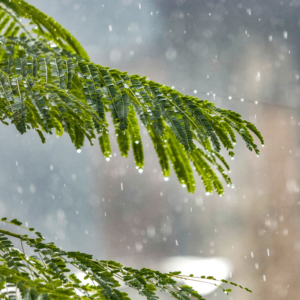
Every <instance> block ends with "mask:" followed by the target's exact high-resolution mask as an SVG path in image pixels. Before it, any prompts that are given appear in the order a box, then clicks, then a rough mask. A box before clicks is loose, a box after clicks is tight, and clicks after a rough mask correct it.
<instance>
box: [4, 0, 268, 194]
mask: <svg viewBox="0 0 300 300" xmlns="http://www.w3.org/2000/svg"><path fill="white" fill-rule="evenodd" d="M20 17H23V18H27V19H29V21H30V25H29V26H25V25H23V23H21V22H20V20H19V18H20ZM34 37H35V38H34ZM0 44H1V49H0V120H1V121H2V122H3V123H5V124H6V123H7V122H6V119H11V122H12V123H13V124H15V126H16V128H17V129H18V130H19V131H20V132H21V133H24V132H26V131H27V130H28V129H35V130H36V131H37V133H38V134H39V136H40V137H41V139H42V142H45V137H44V133H49V134H51V133H53V132H54V131H55V132H56V134H58V135H61V134H62V132H63V131H65V132H67V133H68V134H69V135H70V138H71V140H72V142H73V143H74V145H75V146H76V148H78V149H79V148H80V147H82V146H83V143H84V139H85V138H87V139H88V140H89V141H90V142H91V144H93V140H94V139H95V138H97V136H98V138H99V144H100V147H101V150H102V152H103V154H104V156H105V157H106V158H107V159H109V158H110V157H111V152H112V151H111V146H110V141H109V135H108V129H107V121H106V113H107V112H110V113H111V116H112V120H113V124H114V127H115V134H116V137H117V143H118V145H119V149H120V152H121V155H122V156H125V157H127V156H128V153H129V150H130V145H131V146H132V149H133V153H134V158H135V163H136V166H137V168H138V169H142V168H143V166H144V153H143V143H142V139H141V135H140V129H139V122H138V120H137V118H136V115H137V116H138V117H139V119H140V121H141V123H142V125H143V126H144V127H145V129H146V130H147V131H148V133H149V135H150V137H151V139H152V142H153V144H154V147H155V151H156V153H157V155H158V158H159V163H160V165H161V167H162V173H163V175H164V176H165V177H169V176H170V163H171V165H172V166H173V169H174V171H175V174H176V175H177V177H178V179H179V181H180V182H181V183H182V185H185V186H187V189H188V191H189V192H193V191H194V190H195V179H194V175H193V171H192V168H191V165H193V166H194V168H195V170H196V171H197V172H198V174H199V175H200V176H201V178H202V181H203V183H204V186H205V188H206V191H207V192H208V193H211V192H212V191H213V190H216V191H217V192H218V193H219V194H222V193H223V187H222V184H221V183H220V181H219V179H218V177H217V175H216V174H215V170H217V171H219V172H220V173H221V176H222V177H223V178H224V179H225V182H226V183H227V184H231V181H230V178H229V177H228V175H227V174H226V172H225V170H224V168H223V167H222V166H221V165H220V164H219V163H218V162H217V159H218V160H220V161H221V162H222V163H223V165H225V168H226V169H228V168H229V166H228V164H227V163H226V161H225V159H224V158H223V157H222V156H221V155H220V153H219V152H220V150H221V148H222V146H223V147H224V148H225V149H226V150H228V154H229V155H230V156H234V152H233V149H234V144H235V143H236V136H235V134H236V133H237V134H239V135H240V136H241V137H242V138H243V140H244V141H245V143H246V146H247V147H248V149H249V150H254V151H255V152H256V154H258V153H259V150H258V148H257V146H256V144H255V142H254V139H253V137H252V135H251V132H252V133H254V134H255V135H256V136H257V137H258V139H259V140H260V141H261V142H262V143H263V142H264V141H263V138H262V136H261V134H260V132H259V131H258V130H257V129H256V127H255V126H254V125H253V124H251V123H250V122H248V121H245V120H243V119H242V118H241V116H240V115H239V114H237V113H235V112H233V111H229V110H224V109H221V108H217V107H215V105H214V104H213V103H211V102H209V101H207V100H200V99H198V98H196V97H192V96H186V95H183V94H181V93H179V92H178V91H176V90H174V89H171V88H169V87H167V86H163V85H161V84H158V83H156V82H153V81H149V80H147V78H146V77H141V76H139V75H128V74H127V73H126V72H121V71H119V70H116V69H110V68H109V67H103V66H100V65H97V64H94V63H92V62H90V61H89V58H88V55H87V54H86V52H85V50H84V49H83V48H82V46H81V45H80V44H79V43H78V41H77V40H76V39H75V38H74V37H73V36H72V35H71V34H70V33H69V32H68V31H67V30H65V29H64V28H63V27H62V26H61V25H59V24H58V23H57V22H55V21H54V20H53V19H52V18H50V17H48V16H47V15H45V14H44V13H42V12H41V11H39V10H38V9H36V8H35V7H33V6H32V5H30V4H28V3H26V2H25V1H24V0H0ZM190 164H191V165H190ZM212 167H213V168H214V169H215V170H214V169H213V168H212Z"/></svg>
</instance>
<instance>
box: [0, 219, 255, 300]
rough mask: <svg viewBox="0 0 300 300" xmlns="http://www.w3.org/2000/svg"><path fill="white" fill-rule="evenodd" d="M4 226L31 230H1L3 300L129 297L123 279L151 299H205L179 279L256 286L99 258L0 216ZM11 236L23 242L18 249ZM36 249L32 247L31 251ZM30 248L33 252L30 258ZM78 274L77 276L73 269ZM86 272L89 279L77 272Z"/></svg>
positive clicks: (123, 299) (0, 292)
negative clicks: (68, 249) (61, 245)
mask: <svg viewBox="0 0 300 300" xmlns="http://www.w3.org/2000/svg"><path fill="white" fill-rule="evenodd" d="M0 221H2V222H4V223H5V224H10V225H15V226H17V227H18V229H21V231H24V230H27V232H28V231H29V232H28V234H29V235H35V236H36V237H35V238H31V237H29V235H28V234H19V233H15V232H10V231H7V230H2V229H0V299H8V300H15V299H16V297H17V295H18V294H19V295H20V296H21V297H22V299H24V300H37V299H43V300H50V299H54V300H58V299H60V300H64V299H66V300H67V299H77V300H79V299H83V300H87V299H95V300H96V299H101V300H102V299H107V300H129V299H130V298H129V297H128V295H127V294H126V293H124V292H122V289H121V291H120V290H119V288H120V283H121V282H123V283H125V285H127V286H128V287H130V288H132V289H135V290H137V291H138V292H139V294H140V295H142V296H145V297H146V298H147V299H149V300H157V299H158V296H157V295H156V292H157V291H161V292H166V293H168V294H169V295H170V296H172V297H174V298H176V299H178V300H190V299H191V298H193V299H199V300H201V299H204V298H203V297H202V296H201V295H199V294H198V292H197V291H195V290H194V289H193V288H191V287H189V286H187V285H179V284H178V281H182V280H193V281H198V282H205V283H207V284H213V285H215V286H217V287H218V288H220V289H222V290H223V292H224V293H226V294H229V293H230V292H231V289H225V288H223V287H222V286H221V284H222V283H226V284H230V285H233V286H238V287H240V288H242V289H245V290H247V291H248V292H251V290H249V289H247V288H244V287H242V286H240V285H237V284H236V283H234V282H228V281H227V280H216V279H215V278H214V277H212V276H208V277H205V276H202V277H195V276H193V275H192V274H191V275H189V276H185V275H182V274H181V273H180V272H170V273H161V272H159V271H153V270H150V269H145V268H144V269H141V270H135V269H133V268H128V267H124V266H122V265H121V264H120V263H117V262H114V261H102V260H101V261H100V260H96V259H93V257H92V255H88V254H85V253H80V252H78V251H77V252H66V251H63V250H62V249H60V248H58V247H57V246H55V244H54V243H46V242H44V238H43V237H42V234H41V233H40V232H36V231H35V229H34V228H25V227H23V226H22V223H21V222H19V221H18V220H16V219H14V220H12V221H10V222H8V221H7V220H6V218H3V219H0ZM9 238H14V240H15V241H17V243H18V244H19V243H20V244H21V247H20V249H18V248H15V246H14V244H13V243H12V242H11V241H10V239H9ZM32 250H33V251H32ZM25 251H27V252H29V251H31V252H34V253H35V255H31V256H28V255H26V253H25ZM74 272H76V274H77V275H76V274H75V273H74ZM80 273H81V274H82V275H83V276H84V281H81V280H80V279H79V278H78V274H80Z"/></svg>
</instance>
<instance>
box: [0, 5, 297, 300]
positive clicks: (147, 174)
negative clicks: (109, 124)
mask: <svg viewBox="0 0 300 300" xmlns="http://www.w3.org/2000/svg"><path fill="white" fill-rule="evenodd" d="M28 2H29V3H31V4H33V5H35V6H36V7H38V8H39V9H41V10H42V11H44V12H46V13H47V14H49V15H50V16H52V17H53V18H54V19H56V20H57V21H58V22H60V23H61V24H62V25H63V26H64V27H66V28H67V29H68V30H69V31H70V32H72V33H73V34H74V35H75V37H76V38H77V39H78V40H79V41H80V42H81V43H82V45H83V46H84V47H85V48H86V50H87V51H88V53H89V55H90V58H91V60H92V61H94V62H96V63H99V64H101V65H104V66H110V67H113V68H118V69H120V70H122V71H128V72H129V73H130V74H135V73H137V74H140V75H147V76H148V77H149V78H150V79H152V80H154V81H158V82H160V83H163V84H166V85H170V86H175V88H176V89H178V90H179V91H180V92H184V93H186V94H190V95H192V94H193V95H197V96H198V97H199V98H200V99H208V100H211V101H213V102H214V103H215V104H216V106H219V107H222V108H226V109H231V110H234V111H237V112H239V113H241V114H242V116H243V117H244V118H245V119H247V120H249V121H251V122H253V123H254V124H255V125H256V126H257V127H258V129H259V130H260V131H261V132H262V134H263V136H264V138H265V142H266V146H265V147H264V148H262V147H261V146H260V149H261V155H260V157H256V155H255V153H251V152H249V151H248V150H247V149H246V147H245V145H244V143H243V141H241V140H238V143H237V145H236V156H235V159H234V160H232V161H231V160H230V158H229V157H228V162H229V163H230V165H231V169H232V170H231V171H232V173H231V176H232V179H233V182H234V187H233V188H232V187H226V189H225V195H224V196H223V197H222V198H220V197H218V196H217V195H216V194H214V195H210V196H206V195H205V191H204V189H203V187H202V183H201V181H200V179H199V178H197V188H196V192H195V194H189V193H187V191H186V189H185V188H183V187H181V185H180V184H179V183H178V181H177V179H176V177H175V176H174V174H172V176H171V177H170V180H169V181H167V182H166V181H164V178H163V176H162V174H161V171H160V166H159V164H158V159H157V157H156V154H155V152H154V149H153V145H152V143H151V141H150V139H149V138H148V136H147V134H146V132H144V133H143V144H144V150H145V160H146V163H145V168H144V170H143V173H142V174H141V173H139V172H138V171H137V170H136V169H135V165H134V160H133V157H132V154H131V155H130V157H129V158H127V159H126V158H123V157H121V156H120V152H119V150H118V148H117V146H116V142H115V140H114V139H112V147H113V157H112V159H111V160H110V161H109V162H107V161H106V160H105V159H104V158H103V156H102V154H101V152H100V148H99V147H98V146H97V145H95V146H93V147H91V146H89V145H88V144H86V146H85V147H84V148H83V149H82V151H81V152H80V153H78V152H77V151H76V150H75V148H74V147H73V145H72V144H71V142H70V140H69V138H68V137H67V136H65V137H62V138H56V137H55V136H50V137H48V138H47V142H46V144H45V145H43V144H42V143H41V142H40V140H39V137H38V136H37V135H35V134H33V133H30V132H29V133H27V134H26V135H24V136H20V135H19V134H18V133H17V131H16V129H15V128H13V126H8V127H5V126H4V125H2V126H1V127H0V136H1V147H0V166H1V168H0V184H1V188H0V212H1V217H4V216H6V217H8V218H17V219H19V220H20V221H22V222H23V223H27V224H28V225H29V226H31V227H35V228H38V229H39V230H40V231H41V232H42V233H43V234H44V235H45V237H46V238H47V240H48V241H54V242H56V243H57V244H58V245H59V246H61V247H63V248H64V249H66V250H71V249H72V250H75V249H76V250H80V251H83V252H87V253H92V254H93V255H94V256H95V257H96V258H97V259H111V260H118V261H120V262H122V263H125V264H127V265H129V266H133V267H139V268H142V267H152V268H159V269H161V270H165V271H168V270H171V269H172V270H173V269H175V270H180V269H181V270H183V271H184V273H186V274H187V273H193V274H194V275H195V276H196V275H199V276H201V275H212V276H214V277H216V278H227V279H230V280H232V281H234V282H238V283H239V284H241V285H243V286H246V287H248V288H250V289H251V290H253V294H250V293H248V292H246V291H244V290H241V289H238V288H233V292H232V294H231V295H230V296H226V295H224V294H223V293H222V292H221V290H214V289H212V288H206V287H203V286H199V291H200V292H203V294H206V295H205V298H206V299H208V300H210V299H221V300H222V299H230V300H233V299H244V300H249V299H256V300H264V299H273V300H277V299H289V300H296V299H299V294H300V197H299V190H300V182H299V179H300V177H299V167H300V141H299V132H300V127H299V125H300V115H299V111H300V104H299V95H300V85H299V79H300V65H299V61H300V13H299V12H300V1H299V0H288V1H287V0H282V1H278V0H265V1H258V0H247V1H243V0H241V1H238V0H231V1H228V0H219V1H217V0H216V1H208V0H207V1H203V0H202V1H200V0H198V1H195V0H138V1H137V0H115V1H107V0H94V1H93V0H84V1H78V0H51V1H50V0H30V1H29V0H28ZM121 187H123V189H122V188H121ZM187 275H188V274H187ZM139 297H140V296H136V298H135V299H139Z"/></svg>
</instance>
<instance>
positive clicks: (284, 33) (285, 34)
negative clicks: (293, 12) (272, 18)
mask: <svg viewBox="0 0 300 300" xmlns="http://www.w3.org/2000/svg"><path fill="white" fill-rule="evenodd" d="M283 37H284V38H285V39H287V38H288V32H287V31H284V32H283Z"/></svg>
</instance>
